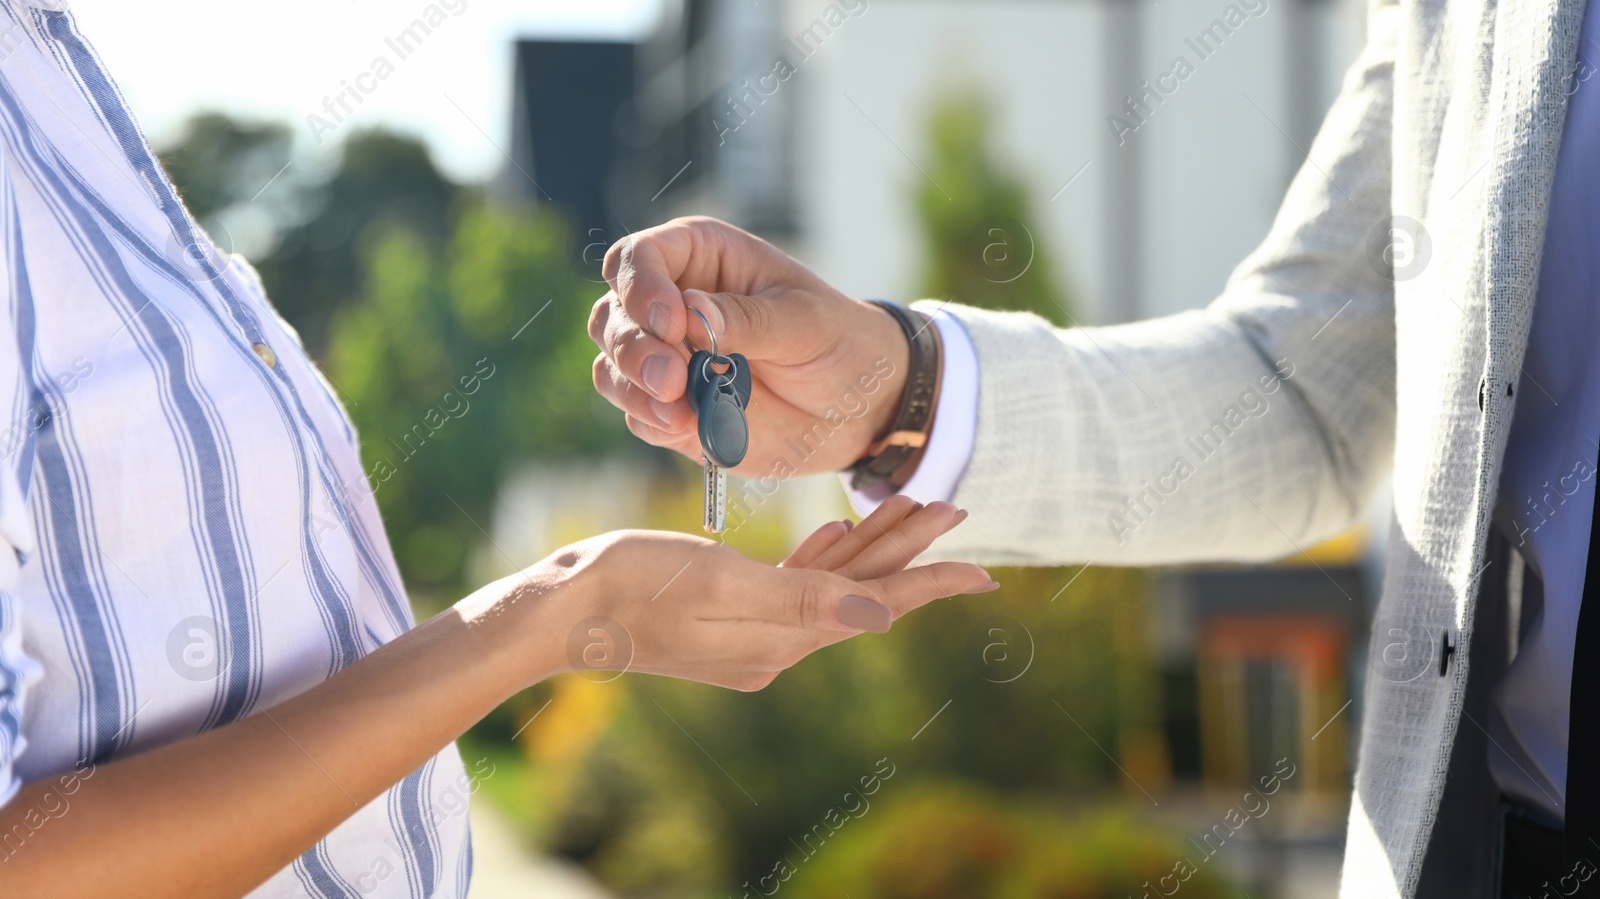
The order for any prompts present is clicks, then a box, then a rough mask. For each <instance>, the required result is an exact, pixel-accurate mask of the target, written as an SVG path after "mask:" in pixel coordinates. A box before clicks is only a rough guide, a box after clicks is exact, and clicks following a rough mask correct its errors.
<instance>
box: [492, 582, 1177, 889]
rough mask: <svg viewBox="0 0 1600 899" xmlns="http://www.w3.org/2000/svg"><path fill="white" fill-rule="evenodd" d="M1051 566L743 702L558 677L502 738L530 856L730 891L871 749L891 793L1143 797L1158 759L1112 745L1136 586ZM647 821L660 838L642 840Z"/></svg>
mask: <svg viewBox="0 0 1600 899" xmlns="http://www.w3.org/2000/svg"><path fill="white" fill-rule="evenodd" d="M1052 573H1053V570H1052V569H1031V570H1027V569H1024V570H1019V571H1017V572H1016V573H1015V576H1009V577H1006V578H1004V579H1003V580H1002V583H1003V585H1004V586H1002V588H1001V589H1000V590H998V591H996V592H994V593H991V594H984V595H981V596H967V597H958V598H956V599H952V600H948V601H942V602H938V603H935V604H934V605H932V606H930V607H928V608H926V609H923V610H922V611H920V612H918V613H917V614H916V615H913V616H910V617H907V618H905V619H904V620H902V621H900V622H898V623H897V624H896V625H895V628H894V630H893V631H891V632H890V633H888V634H885V635H882V636H878V635H865V636H863V637H860V638H857V639H853V640H848V641H845V642H844V643H841V644H839V645H837V646H834V647H830V648H828V649H826V650H823V651H821V652H819V653H817V654H816V655H815V656H814V657H812V658H811V659H809V660H807V662H806V663H805V664H802V665H799V666H796V667H795V668H794V669H792V670H790V671H788V672H785V673H784V674H783V675H782V676H781V677H779V678H778V680H777V681H776V682H774V683H773V684H772V686H770V687H768V688H767V689H766V690H764V691H762V692H760V693H752V694H738V693H727V692H725V691H719V690H715V689H712V688H709V687H703V686H699V685H696V684H687V683H681V682H677V681H671V680H664V679H659V678H641V677H631V676H630V677H624V678H621V679H619V680H617V681H615V682H612V683H606V684H592V683H587V682H585V683H584V684H583V685H582V686H581V687H576V688H569V687H566V686H562V684H565V683H566V681H561V682H559V683H558V685H557V686H556V687H555V688H554V689H553V691H552V693H551V694H550V695H553V697H554V701H553V702H552V703H551V705H550V706H549V708H547V709H546V710H545V711H544V712H542V713H541V714H540V715H539V717H538V718H537V719H535V720H534V721H533V723H532V724H531V725H529V726H528V728H527V729H526V730H525V731H524V732H523V734H522V736H521V738H520V739H521V742H522V743H523V746H524V749H525V751H527V753H528V755H529V757H530V758H531V759H533V760H534V764H535V766H536V768H537V770H538V776H536V777H534V778H532V779H531V780H530V781H529V783H530V785H531V788H530V792H529V793H528V794H527V795H525V796H524V797H522V798H521V800H520V805H521V807H523V808H526V809H538V810H539V811H538V812H537V815H538V817H539V824H538V831H539V835H540V841H541V842H542V843H543V844H544V845H546V846H547V847H549V848H550V849H551V850H552V851H556V852H560V853H562V854H565V855H567V856H569V857H571V858H574V859H576V860H579V861H581V862H583V863H585V864H586V865H588V866H589V867H590V868H591V870H594V871H595V872H596V873H597V874H599V875H600V876H601V877H602V878H603V879H604V880H605V882H606V883H607V884H608V885H610V886H612V887H613V888H615V889H618V890H620V891H622V892H624V894H626V895H649V896H673V897H676V896H685V897H688V896H701V895H707V894H710V893H713V892H715V891H718V890H723V891H727V892H732V893H733V894H734V895H737V893H738V891H737V890H734V889H733V888H732V886H730V885H731V884H739V883H742V882H744V881H746V880H749V879H751V878H759V877H761V876H762V875H765V874H768V873H770V870H771V866H772V864H773V862H774V860H775V859H777V858H780V857H783V854H784V853H792V852H793V851H794V845H793V842H792V841H794V840H798V839H801V838H802V835H803V834H804V833H805V832H806V829H807V828H809V827H811V826H812V825H814V824H816V823H817V821H818V820H820V819H821V817H822V816H823V815H824V813H825V812H826V811H827V810H828V809H829V808H830V807H833V806H835V805H836V800H837V798H838V797H839V796H841V795H843V794H844V792H845V791H846V790H849V789H852V788H853V787H854V785H855V784H856V782H857V780H858V779H859V778H860V777H861V776H863V775H866V774H870V773H871V772H872V770H873V768H874V766H875V764H876V763H877V761H878V760H879V759H884V758H887V759H888V760H889V762H890V763H891V764H893V765H894V766H896V768H897V770H898V772H899V773H898V775H897V780H895V787H896V788H899V787H901V786H904V785H905V784H906V783H908V782H915V781H922V780H936V781H945V782H947V781H975V782H982V783H986V784H989V785H990V786H991V788H992V789H993V790H994V791H995V795H997V796H1006V795H1010V796H1015V797H1031V798H1033V799H1035V800H1040V799H1043V798H1047V797H1061V798H1062V799H1064V800H1065V799H1068V798H1069V797H1085V796H1088V797H1094V798H1095V799H1096V801H1105V800H1107V799H1110V798H1113V797H1116V796H1118V795H1121V796H1123V797H1125V798H1127V799H1128V800H1129V801H1130V802H1132V803H1135V804H1139V805H1148V804H1149V803H1150V801H1151V800H1150V799H1149V798H1147V796H1146V795H1145V793H1144V792H1143V791H1144V790H1149V791H1151V792H1152V793H1159V792H1160V790H1161V789H1162V788H1163V786H1164V782H1165V771H1164V768H1163V767H1162V766H1160V765H1150V764H1141V763H1140V761H1139V755H1138V753H1137V752H1130V751H1129V750H1130V749H1133V748H1137V746H1138V745H1139V741H1138V739H1137V737H1138V735H1140V734H1147V733H1149V732H1150V731H1151V729H1152V716H1153V714H1154V712H1153V706H1154V704H1153V701H1152V700H1151V697H1152V695H1153V691H1154V689H1155V685H1154V681H1153V675H1152V674H1151V668H1150V665H1149V662H1148V659H1147V658H1146V657H1145V646H1146V642H1145V640H1144V639H1143V634H1142V633H1141V632H1139V631H1138V629H1137V627H1130V624H1131V625H1137V624H1138V623H1139V622H1140V621H1142V620H1143V619H1142V614H1143V606H1142V601H1141V600H1142V597H1144V596H1145V585H1144V576H1143V574H1142V573H1140V572H1137V571H1129V570H1119V569H1096V568H1091V569H1088V570H1086V571H1083V572H1081V573H1080V572H1079V571H1078V570H1077V569H1072V570H1070V571H1069V572H1067V573H1066V574H1065V575H1064V576H1062V577H1061V578H1060V579H1059V580H1051V579H1050V575H1051V574H1052ZM1074 578H1075V579H1074ZM1068 580H1071V581H1072V582H1071V585H1070V586H1068V587H1066V589H1065V590H1063V589H1062V588H1063V586H1065V585H1066V584H1067V581H1068ZM1052 596H1055V597H1056V598H1055V600H1054V601H1053V602H1052V601H1051V597H1052ZM605 692H609V693H610V694H612V695H613V696H614V699H613V700H611V701H610V702H608V703H607V707H608V708H611V709H612V710H613V711H614V714H613V716H612V718H611V721H610V723H609V725H608V726H607V727H605V728H603V729H600V730H598V731H597V730H596V729H594V728H593V726H592V722H593V720H594V719H593V717H592V715H591V714H590V713H589V711H588V710H591V709H593V708H594V707H595V704H596V702H597V700H596V699H595V698H594V694H596V693H605ZM542 701H543V700H542V699H541V700H540V702H542ZM947 704H948V705H947ZM564 708H570V709H571V710H572V711H571V712H570V713H569V712H568V711H564ZM529 714H530V715H531V711H530V712H529ZM523 720H526V718H524V719H523ZM554 748H559V752H557V751H553V749H554ZM1118 764H1120V765H1121V766H1122V767H1123V768H1125V769H1127V771H1128V773H1129V775H1131V777H1132V780H1130V779H1129V777H1128V776H1127V775H1124V774H1123V773H1122V772H1121V771H1119V770H1118V767H1117V765H1118ZM1108 787H1109V789H1108ZM887 789H888V788H886V790H887ZM664 810H670V813H669V812H668V811H664ZM666 820H670V821H671V822H672V828H671V830H672V832H673V834H674V838H673V839H672V840H670V841H657V840H653V839H647V838H646V837H647V836H648V835H650V834H654V833H659V832H660V831H659V830H657V828H658V827H659V826H660V822H661V821H666ZM713 850H715V851H713ZM690 859H693V860H694V862H695V863H694V864H687V863H686V862H687V861H689V860H690ZM853 895H854V894H853ZM857 899H860V897H859V896H858V897H857Z"/></svg>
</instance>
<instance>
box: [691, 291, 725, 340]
mask: <svg viewBox="0 0 1600 899" xmlns="http://www.w3.org/2000/svg"><path fill="white" fill-rule="evenodd" d="M683 301H684V302H685V303H687V304H688V305H690V306H693V307H694V308H696V309H699V310H700V311H701V312H704V313H705V315H706V320H707V321H709V322H711V330H712V331H714V332H716V335H717V336H718V337H721V336H722V335H723V334H724V333H726V332H727V330H728V323H727V322H726V321H725V320H724V319H723V317H722V309H721V308H719V307H718V306H717V303H716V301H715V300H713V299H711V295H710V294H708V293H706V292H705V291H703V290H686V291H684V292H683ZM695 317H696V318H699V316H695Z"/></svg>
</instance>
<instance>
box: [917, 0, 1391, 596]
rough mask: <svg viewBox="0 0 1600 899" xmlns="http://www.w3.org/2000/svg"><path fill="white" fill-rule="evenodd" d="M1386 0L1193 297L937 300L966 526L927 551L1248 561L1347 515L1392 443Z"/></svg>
mask: <svg viewBox="0 0 1600 899" xmlns="http://www.w3.org/2000/svg"><path fill="white" fill-rule="evenodd" d="M1392 11H1393V10H1392V8H1387V9H1384V8H1375V9H1374V10H1373V11H1372V15H1371V19H1370V21H1369V40H1368V45H1367V47H1366V49H1365V51H1364V52H1363V53H1362V55H1361V57H1360V58H1359V59H1358V60H1357V61H1356V63H1355V64H1354V65H1353V66H1352V68H1351V69H1350V71H1349V73H1348V75H1347V76H1346V81H1345V84H1344V88H1343V90H1342V92H1341V94H1340V96H1339V98H1338V100H1337V101H1336V103H1335V104H1334V106H1333V109H1332V110H1331V111H1330V112H1329V114H1328V117H1327V119H1326V120H1325V121H1324V124H1323V127H1322V129H1321V132H1320V133H1319V134H1318V137H1317V139H1316V141H1315V143H1314V144H1313V145H1312V148H1311V152H1310V154H1309V156H1308V158H1307V161H1306V163H1305V164H1304V165H1303V166H1302V168H1301V170H1300V172H1299V174H1298V175H1297V176H1296V177H1295V179H1294V181H1293V183H1292V185H1291V186H1290V189H1289V192H1288V195H1287V196H1286V198H1285V200H1284V202H1283V205H1282V207H1281V208H1280V211H1279V213H1278V216H1277V219H1276V221H1275V222H1274V224H1273V227H1272V229H1271V231H1270V233H1269V234H1268V236H1267V238H1266V240H1265V241H1264V242H1263V243H1262V245H1261V246H1260V247H1259V248H1258V249H1257V250H1256V251H1255V252H1254V253H1253V254H1251V256H1250V257H1249V258H1248V259H1246V260H1245V261H1244V262H1243V263H1242V264H1241V265H1240V266H1239V267H1238V268H1237V269H1236V270H1235V272H1234V274H1233V276H1232V277H1231V278H1230V279H1229V282H1228V285H1227V287H1226V289H1225V290H1224V292H1223V294H1222V296H1221V297H1220V298H1218V299H1217V300H1216V301H1215V302H1214V303H1213V304H1212V305H1211V306H1209V307H1208V308H1206V309H1203V310H1199V311H1196V312H1190V313H1184V314H1180V315H1174V316H1169V317H1166V318H1161V319H1155V320H1151V321H1145V322H1139V323H1136V324H1130V325H1124V326H1117V327H1106V328H1079V329H1072V330H1060V329H1055V328H1052V327H1051V326H1050V325H1049V324H1048V323H1046V322H1044V321H1043V320H1041V319H1039V318H1037V317H1034V316H1031V315H1020V314H1011V313H995V312H987V311H983V310H977V309H969V308H963V307H958V306H949V307H947V310H948V311H950V312H951V313H953V314H954V315H955V316H956V317H958V318H959V319H960V320H961V323H962V324H963V325H964V326H965V327H966V331H967V333H968V334H969V335H970V336H971V338H972V341H973V345H974V347H975V348H976V351H977V355H978V361H979V370H980V371H981V373H982V374H981V379H980V400H979V411H978V421H979V427H978V431H977V441H976V443H975V445H974V448H973V453H972V458H971V460H970V462H969V464H968V467H967V470H966V474H965V476H964V477H963V478H962V481H961V484H960V486H959V489H958V490H957V491H956V494H955V497H954V501H955V502H956V503H957V504H958V505H961V506H962V507H963V508H967V509H969V510H970V511H971V513H972V520H973V523H974V526H973V527H972V528H969V529H967V531H966V532H965V533H963V534H962V535H961V536H960V537H958V538H957V539H954V540H951V541H950V542H949V543H947V544H943V545H941V547H940V552H941V553H951V554H957V555H960V556H962V557H966V558H981V559H986V560H991V561H998V560H1007V559H1011V560H1019V561H1046V562H1080V561H1085V562H1087V561H1093V562H1107V563H1113V564H1164V563H1175V562H1184V561H1194V560H1218V559H1227V560H1261V559H1269V558H1276V557H1281V556H1284V555H1290V554H1293V553H1295V552H1297V551H1300V550H1303V549H1305V548H1308V547H1310V546H1312V545H1313V544H1315V543H1317V542H1319V541H1321V540H1323V539H1326V538H1329V537H1332V536H1335V535H1337V534H1339V533H1341V532H1342V531H1344V530H1347V529H1348V528H1350V527H1352V526H1354V525H1356V524H1358V523H1359V522H1360V521H1361V519H1362V516H1363V514H1364V512H1365V510H1366V506H1367V502H1368V500H1369V498H1370V495H1371V493H1372V492H1373V490H1375V489H1376V487H1377V485H1378V484H1379V483H1380V482H1381V480H1382V479H1383V477H1384V476H1386V475H1387V473H1388V471H1389V467H1390V464H1391V461H1392V457H1393V441H1394V416H1395V394H1394V366H1395V360H1394V351H1395V350H1394V292H1393V281H1392V278H1393V277H1394V275H1393V273H1392V268H1391V266H1390V261H1391V259H1390V257H1389V256H1388V255H1387V253H1390V252H1393V251H1394V249H1395V248H1394V247H1391V246H1388V242H1389V238H1390V232H1389V222H1390V217H1391V209H1390V203H1391V165H1392V163H1391V158H1392V154H1391V148H1390V136H1391V116H1392V112H1393V102H1392V85H1393V58H1394V34H1393V28H1394V26H1395V25H1396V24H1397V19H1396V18H1395V17H1394V16H1392V15H1389V14H1388V13H1390V12H1392ZM1374 233H1376V234H1378V235H1379V238H1380V240H1381V242H1380V243H1378V244H1377V245H1376V246H1375V245H1374V243H1373V235H1374Z"/></svg>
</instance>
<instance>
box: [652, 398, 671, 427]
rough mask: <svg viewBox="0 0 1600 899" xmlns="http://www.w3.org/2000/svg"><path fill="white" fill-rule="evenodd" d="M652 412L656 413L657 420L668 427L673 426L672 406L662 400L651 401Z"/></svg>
mask: <svg viewBox="0 0 1600 899" xmlns="http://www.w3.org/2000/svg"><path fill="white" fill-rule="evenodd" d="M650 411H651V412H654V413H655V416H656V420H657V421H659V422H661V423H662V424H663V425H666V426H668V427H671V426H672V404H671V403H663V402H662V401H660V400H651V401H650Z"/></svg>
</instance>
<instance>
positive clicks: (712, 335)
mask: <svg viewBox="0 0 1600 899" xmlns="http://www.w3.org/2000/svg"><path fill="white" fill-rule="evenodd" d="M684 308H686V309H688V310H689V311H690V312H693V313H694V314H695V315H698V316H700V323H701V324H703V325H705V326H706V334H707V335H708V336H710V338H711V355H713V356H721V355H722V353H721V352H720V351H718V349H717V332H715V331H713V330H711V320H710V319H708V318H706V314H705V313H704V312H701V311H700V310H699V309H696V308H694V307H693V306H685V307H684ZM683 345H684V346H686V347H688V348H689V352H691V353H692V352H694V344H692V343H690V342H689V332H688V331H687V330H685V331H684V332H683Z"/></svg>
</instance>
